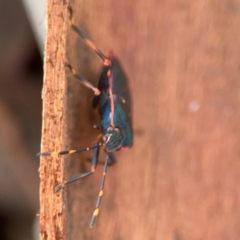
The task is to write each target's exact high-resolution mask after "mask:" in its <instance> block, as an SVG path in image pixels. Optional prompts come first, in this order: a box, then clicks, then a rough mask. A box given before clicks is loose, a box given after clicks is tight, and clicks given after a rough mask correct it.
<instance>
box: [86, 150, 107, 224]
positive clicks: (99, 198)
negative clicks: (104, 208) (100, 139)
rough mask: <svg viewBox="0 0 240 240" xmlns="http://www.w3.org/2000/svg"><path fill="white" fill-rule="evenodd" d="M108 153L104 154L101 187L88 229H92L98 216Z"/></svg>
mask: <svg viewBox="0 0 240 240" xmlns="http://www.w3.org/2000/svg"><path fill="white" fill-rule="evenodd" d="M108 159H109V156H108V153H106V159H105V163H104V169H103V175H102V181H101V185H100V191H99V194H98V199H97V203H96V208H95V210H94V212H93V215H92V218H91V221H90V223H89V227H90V228H92V227H93V225H94V223H95V222H96V219H97V216H98V214H99V208H100V205H101V201H102V196H103V189H104V183H105V178H106V172H107V166H108Z"/></svg>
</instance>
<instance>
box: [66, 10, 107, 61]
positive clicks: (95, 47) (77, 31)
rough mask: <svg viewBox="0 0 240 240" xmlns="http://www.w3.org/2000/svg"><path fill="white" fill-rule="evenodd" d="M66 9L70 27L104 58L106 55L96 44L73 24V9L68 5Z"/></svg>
mask: <svg viewBox="0 0 240 240" xmlns="http://www.w3.org/2000/svg"><path fill="white" fill-rule="evenodd" d="M68 11H69V19H70V23H71V28H72V29H73V31H74V32H76V33H77V34H78V35H79V36H80V37H81V38H82V39H83V40H84V41H85V43H86V44H87V45H88V46H89V47H90V48H91V49H92V50H93V51H94V52H96V53H97V55H98V56H99V57H100V58H101V59H103V60H106V56H105V55H104V54H103V53H102V52H101V51H100V50H99V49H98V48H97V46H96V45H95V44H94V43H93V42H92V41H91V40H90V39H88V38H87V37H86V36H85V34H84V33H83V32H82V31H81V30H80V29H79V28H78V27H77V26H76V25H75V24H74V20H73V16H72V15H73V11H72V8H71V7H70V6H69V7H68Z"/></svg>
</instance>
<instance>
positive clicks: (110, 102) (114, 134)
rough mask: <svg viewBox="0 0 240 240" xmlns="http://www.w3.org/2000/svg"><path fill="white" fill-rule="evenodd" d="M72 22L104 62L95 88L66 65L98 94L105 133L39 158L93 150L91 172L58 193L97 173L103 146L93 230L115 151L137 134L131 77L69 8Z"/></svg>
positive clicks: (96, 99)
mask: <svg viewBox="0 0 240 240" xmlns="http://www.w3.org/2000/svg"><path fill="white" fill-rule="evenodd" d="M68 11H69V19H70V24H71V28H72V30H73V31H75V32H76V33H77V34H78V35H79V36H80V37H81V38H82V39H83V40H84V41H85V43H86V44H87V45H88V46H89V47H90V48H91V49H92V50H94V51H95V52H96V53H97V54H98V56H99V57H100V58H101V59H102V60H103V67H102V72H101V75H100V79H99V82H98V87H97V88H96V87H94V86H93V85H92V84H91V83H90V82H89V81H87V80H86V79H85V78H83V77H82V76H80V75H79V74H77V73H76V71H75V70H74V69H73V67H72V66H71V65H70V64H69V63H66V67H67V68H69V70H70V72H71V73H72V75H73V76H74V77H75V78H77V79H78V80H80V82H81V83H82V84H84V85H85V86H86V87H87V88H89V89H91V90H92V91H93V92H94V97H93V100H92V107H93V108H94V109H95V108H97V107H98V109H99V114H100V118H101V122H100V124H99V125H97V126H95V128H98V129H99V130H101V132H102V134H101V137H100V138H99V139H97V141H96V143H94V145H93V146H91V147H88V148H83V149H75V150H66V151H60V152H57V151H54V152H43V153H39V154H38V155H39V156H58V155H65V154H73V153H79V152H84V151H89V150H92V160H91V170H90V171H88V172H85V173H81V174H79V175H76V176H74V177H72V178H70V179H68V180H66V181H64V182H63V183H61V184H59V185H58V186H56V188H55V192H58V191H59V190H60V189H62V188H63V187H64V185H66V184H69V183H72V182H74V181H77V180H78V179H81V178H84V177H87V176H89V175H91V174H93V173H94V171H95V169H96V167H97V164H98V156H99V148H100V146H102V148H103V149H104V151H105V153H106V157H105V162H104V168H103V175H102V180H101V185H100V191H99V195H98V199H97V203H96V208H95V210H94V212H93V215H92V218H91V221H90V224H89V226H90V227H93V225H94V223H95V221H96V218H97V216H98V214H99V208H100V204H101V200H102V196H103V190H104V183H105V177H106V171H107V167H108V164H109V161H110V162H111V163H114V162H115V158H114V155H113V151H115V150H116V151H117V150H120V149H121V148H130V147H131V146H132V144H133V131H132V122H131V103H130V92H129V88H128V81H127V77H126V75H125V73H124V71H123V69H122V67H121V65H120V63H119V61H118V59H117V58H116V57H115V56H114V55H113V53H112V52H110V54H109V56H108V57H106V56H105V55H104V54H103V53H102V52H101V51H100V50H99V49H98V48H97V47H96V46H95V44H94V43H93V42H92V41H91V40H89V39H88V38H87V37H86V36H85V34H84V33H83V32H82V31H81V30H80V29H79V28H78V27H77V26H76V25H75V24H74V20H73V11H72V8H71V7H68Z"/></svg>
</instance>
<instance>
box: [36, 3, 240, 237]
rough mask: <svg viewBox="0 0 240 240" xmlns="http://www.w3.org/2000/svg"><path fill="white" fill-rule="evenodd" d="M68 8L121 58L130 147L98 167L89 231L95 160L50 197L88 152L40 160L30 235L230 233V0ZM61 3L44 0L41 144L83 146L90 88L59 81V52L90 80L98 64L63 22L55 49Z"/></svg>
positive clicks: (235, 20)
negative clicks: (36, 214) (37, 228)
mask: <svg viewBox="0 0 240 240" xmlns="http://www.w3.org/2000/svg"><path fill="white" fill-rule="evenodd" d="M71 5H72V7H73V9H74V17H75V22H76V23H77V24H78V25H79V27H81V29H82V30H83V31H84V32H85V33H86V34H87V35H88V36H89V37H90V38H91V39H92V40H93V41H94V42H95V43H96V44H97V46H98V47H99V48H100V49H101V50H102V51H103V52H105V53H107V51H108V50H109V49H113V50H114V52H115V53H116V55H118V56H119V58H120V59H121V60H122V64H123V66H124V68H125V70H126V72H127V74H128V76H129V81H130V85H131V89H132V98H133V114H134V117H133V121H134V128H135V129H136V134H135V138H134V148H133V149H131V150H128V151H121V152H119V153H117V154H116V156H117V159H118V163H117V164H116V165H115V166H114V167H112V168H109V169H108V175H107V180H106V185H105V189H106V191H105V195H104V198H103V202H102V207H101V212H100V216H99V218H98V220H97V223H96V225H95V227H94V229H89V228H88V223H89V220H90V217H91V214H92V211H93V209H94V205H95V201H96V199H97V194H98V189H99V185H100V178H101V174H102V166H99V167H98V169H97V171H96V173H95V174H94V175H93V176H91V177H89V178H86V179H83V180H82V181H79V182H77V183H74V184H72V185H71V186H67V187H66V188H65V189H64V191H63V193H64V196H65V195H66V198H64V199H65V201H64V202H62V200H63V198H62V193H60V194H57V195H54V194H53V188H54V187H55V185H56V184H57V182H58V181H60V180H61V178H62V177H61V174H63V173H64V169H65V170H66V173H64V178H68V177H70V176H73V175H75V174H77V173H79V172H82V171H85V170H86V169H87V168H89V167H90V164H89V162H87V161H85V160H86V159H87V158H88V157H90V154H89V153H86V154H79V155H78V156H69V157H66V158H56V159H50V160H49V159H42V162H41V168H40V175H41V181H42V183H41V212H40V214H41V233H42V239H54V236H55V238H56V239H61V236H63V239H68V240H69V239H71V240H73V239H98V240H99V239H104V240H106V239H124V240H125V239H136V240H141V239H144V240H145V239H164V240H168V239H169V240H172V239H174V240H183V239H204V240H208V239H209V240H212V239H220V240H224V239H238V238H239V235H240V230H239V221H240V217H239V216H240V207H239V206H240V205H239V200H240V199H239V190H238V186H237V183H238V182H239V181H240V164H239V157H240V152H239V146H238V145H239V142H240V128H239V122H240V121H239V120H240V98H239V91H240V85H239V74H240V68H239V62H240V48H239V41H240V36H239V34H238V31H237V30H236V29H240V10H239V9H240V8H239V6H240V2H239V1H210V0H205V1H153V0H149V1H113V0H106V1H92V0H89V1H71ZM66 9H67V5H64V4H62V3H61V1H55V2H54V3H53V1H52V0H51V1H49V6H48V40H47V49H46V56H47V58H46V64H45V66H46V69H45V82H44V91H43V98H44V101H45V102H44V114H43V118H44V125H43V150H53V149H58V150H59V149H64V148H65V147H67V148H76V147H78V148H79V147H85V146H89V145H91V144H92V142H93V141H94V137H95V136H96V135H97V134H98V133H97V132H96V130H93V129H92V125H93V124H94V123H96V122H97V118H96V114H95V113H93V111H92V109H91V96H92V94H91V92H89V91H88V90H87V89H85V88H84V87H82V86H81V85H80V83H79V82H77V81H76V80H75V79H74V78H73V77H72V76H71V75H70V74H69V73H68V74H67V75H68V81H67V84H65V83H64V77H65V69H64V67H63V63H64V61H65V50H66V51H67V59H68V61H69V62H71V63H72V65H73V66H74V67H75V68H76V69H77V71H78V72H79V73H80V74H82V75H83V76H85V77H86V78H87V79H89V80H90V81H91V82H93V83H95V84H96V83H97V80H98V75H99V71H100V66H101V61H100V60H99V59H98V57H97V56H96V55H95V54H94V53H93V52H92V51H91V50H89V49H88V48H87V47H86V46H85V45H84V43H83V42H82V41H81V40H79V39H78V38H77V36H76V34H74V33H73V32H71V31H70V29H69V26H68V31H67V32H68V41H67V46H65V36H66V33H65V29H66V26H67V14H66V13H67V10H66ZM65 47H66V49H65ZM48 56H49V58H48ZM66 86H67V88H66ZM66 89H67V90H66ZM65 94H67V95H65ZM65 103H66V104H65ZM64 104H65V106H64ZM63 106H64V107H63ZM63 121H64V122H63ZM63 162H65V168H64V169H63V166H64V165H63ZM65 206H66V207H65ZM63 226H64V228H63ZM65 234H66V235H65Z"/></svg>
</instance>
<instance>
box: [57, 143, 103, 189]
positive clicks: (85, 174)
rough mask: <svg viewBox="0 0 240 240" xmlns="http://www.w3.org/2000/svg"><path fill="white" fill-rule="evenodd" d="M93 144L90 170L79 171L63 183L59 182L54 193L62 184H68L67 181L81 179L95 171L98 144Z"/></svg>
mask: <svg viewBox="0 0 240 240" xmlns="http://www.w3.org/2000/svg"><path fill="white" fill-rule="evenodd" d="M95 146H96V147H97V148H94V149H93V155H92V166H91V170H90V171H89V172H85V173H81V174H78V175H76V176H74V177H72V178H70V179H68V180H66V181H64V183H63V184H59V185H57V186H56V187H55V193H56V192H58V191H59V190H60V189H62V188H63V186H64V185H66V184H69V183H72V182H75V181H77V180H78V179H81V178H84V177H87V176H89V175H90V174H93V173H94V172H95V169H96V167H97V163H98V155H99V146H98V144H97V143H96V144H95Z"/></svg>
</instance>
